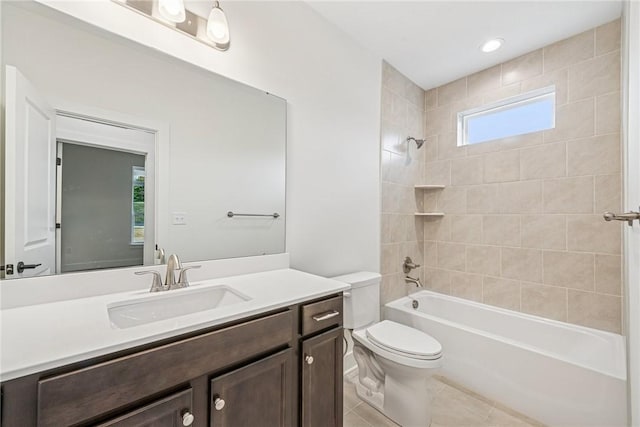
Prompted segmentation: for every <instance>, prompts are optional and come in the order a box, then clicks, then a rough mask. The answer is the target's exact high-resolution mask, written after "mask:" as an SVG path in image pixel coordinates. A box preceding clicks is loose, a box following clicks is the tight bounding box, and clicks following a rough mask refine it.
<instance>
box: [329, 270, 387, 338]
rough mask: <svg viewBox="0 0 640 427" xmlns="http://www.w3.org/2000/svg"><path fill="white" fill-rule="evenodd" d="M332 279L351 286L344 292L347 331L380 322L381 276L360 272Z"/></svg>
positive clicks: (344, 318) (344, 319)
mask: <svg viewBox="0 0 640 427" xmlns="http://www.w3.org/2000/svg"><path fill="white" fill-rule="evenodd" d="M332 279H333V280H338V281H340V282H344V283H348V284H350V285H351V290H349V291H345V292H344V316H343V321H344V327H345V329H359V328H363V327H365V326H367V325H370V324H373V323H376V322H378V321H380V280H381V276H380V274H378V273H370V272H368V271H359V272H357V273H350V274H345V275H343V276H337V277H332Z"/></svg>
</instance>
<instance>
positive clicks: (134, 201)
mask: <svg viewBox="0 0 640 427" xmlns="http://www.w3.org/2000/svg"><path fill="white" fill-rule="evenodd" d="M144 176H145V175H144V168H143V167H140V166H134V167H133V168H132V177H131V244H134V245H136V244H143V243H144Z"/></svg>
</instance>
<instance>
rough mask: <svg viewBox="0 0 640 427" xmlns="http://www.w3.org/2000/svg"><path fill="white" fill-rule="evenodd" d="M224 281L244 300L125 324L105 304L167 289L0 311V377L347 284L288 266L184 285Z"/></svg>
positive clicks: (19, 374) (143, 341) (147, 340)
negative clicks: (113, 318) (114, 321)
mask: <svg viewBox="0 0 640 427" xmlns="http://www.w3.org/2000/svg"><path fill="white" fill-rule="evenodd" d="M211 285H228V286H231V287H232V288H233V289H236V290H237V291H239V292H241V293H242V294H244V295H246V296H248V297H250V298H251V300H249V301H246V302H241V303H238V304H233V305H229V306H224V307H220V308H217V309H213V310H207V311H200V312H197V313H191V314H188V315H185V316H180V317H175V318H172V319H167V320H160V321H157V322H153V323H147V324H144V325H140V326H135V327H131V328H127V329H117V328H114V327H113V326H112V325H111V322H110V320H109V316H108V312H107V305H108V304H111V303H116V302H121V301H125V300H128V299H132V298H136V299H137V298H154V297H156V296H159V295H168V293H167V292H158V293H153V294H151V293H149V292H148V289H138V290H135V291H128V292H119V293H112V294H107V295H99V296H92V297H87V298H79V299H72V300H68V301H57V302H50V303H46V304H37V305H28V306H22V307H16V308H9V309H3V310H1V311H0V331H1V338H0V381H7V380H10V379H14V378H19V377H22V376H25V375H29V374H33V373H37V372H41V371H45V370H47V369H51V368H56V367H60V366H64V365H68V364H70V363H74V362H78V361H82V360H86V359H90V358H93V357H96V356H100V355H105V354H109V353H112V352H115V351H119V350H123V349H127V348H132V347H135V346H138V345H141V344H147V343H150V342H153V341H156V340H159V339H163V338H168V337H172V336H177V335H180V334H183V333H187V332H191V331H195V330H198V329H202V328H206V327H210V326H215V325H219V324H223V323H226V322H229V321H232V320H238V319H241V318H243V317H248V316H252V315H255V314H259V313H264V312H267V311H270V310H274V309H277V308H281V307H286V306H288V305H291V304H296V303H299V302H302V301H304V300H308V299H312V298H317V297H321V296H324V295H330V294H333V293H337V292H341V291H344V290H346V289H349V287H350V286H349V285H348V284H345V283H342V282H338V281H335V280H331V279H326V278H324V277H320V276H315V275H312V274H308V273H303V272H301V271H297V270H292V269H281V270H274V271H267V272H262V273H253V274H245V275H240V276H231V277H226V278H216V279H211V280H203V281H199V282H192V283H191V287H189V288H186V289H179V290H172V291H168V292H175V293H178V292H189V291H190V290H193V289H194V288H201V287H205V286H211Z"/></svg>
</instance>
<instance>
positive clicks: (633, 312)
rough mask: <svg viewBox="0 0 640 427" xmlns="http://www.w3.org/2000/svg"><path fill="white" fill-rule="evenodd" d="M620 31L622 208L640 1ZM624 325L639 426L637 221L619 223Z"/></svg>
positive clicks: (639, 84) (637, 198)
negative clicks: (621, 231)
mask: <svg viewBox="0 0 640 427" xmlns="http://www.w3.org/2000/svg"><path fill="white" fill-rule="evenodd" d="M622 16H623V18H622V20H623V32H622V51H621V52H622V140H623V144H622V145H623V165H624V169H623V170H624V173H623V174H624V175H623V182H624V191H623V196H624V197H623V199H624V201H623V209H624V211H625V212H629V211H637V210H638V207H639V205H640V170H639V168H638V164H639V163H640V126H639V124H638V120H637V118H638V117H639V116H640V4H639V3H638V2H634V1H626V2H624V10H623V15H622ZM623 230H624V231H623V264H624V268H623V270H624V274H623V283H624V297H625V310H624V312H625V316H624V326H625V334H626V336H627V378H628V380H627V388H628V395H627V399H628V407H629V410H628V420H629V425H631V426H634V427H638V426H640V362H639V361H640V223H639V222H636V221H634V223H633V226H631V227H629V226H627V225H626V224H625V225H624V226H623Z"/></svg>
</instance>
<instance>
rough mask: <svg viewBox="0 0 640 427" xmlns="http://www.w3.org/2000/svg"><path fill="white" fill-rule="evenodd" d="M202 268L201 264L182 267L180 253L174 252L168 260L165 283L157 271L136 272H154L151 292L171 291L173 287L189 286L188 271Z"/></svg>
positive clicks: (137, 272)
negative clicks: (178, 273)
mask: <svg viewBox="0 0 640 427" xmlns="http://www.w3.org/2000/svg"><path fill="white" fill-rule="evenodd" d="M194 268H200V266H199V265H190V266H188V267H182V263H181V262H180V258H178V255H176V254H172V255H171V256H170V257H169V260H168V261H167V274H166V276H165V280H164V284H162V277H161V276H160V273H158V272H157V271H153V270H149V271H136V272H135V274H137V275H141V274H153V282H152V283H151V289H149V292H160V291H170V290H172V289H180V288H186V287H188V286H189V280H188V279H187V271H188V270H191V269H194ZM176 271H180V276H178V281H177V282H176Z"/></svg>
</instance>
